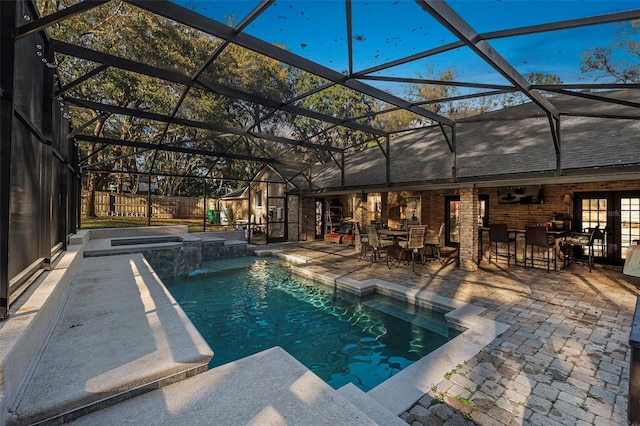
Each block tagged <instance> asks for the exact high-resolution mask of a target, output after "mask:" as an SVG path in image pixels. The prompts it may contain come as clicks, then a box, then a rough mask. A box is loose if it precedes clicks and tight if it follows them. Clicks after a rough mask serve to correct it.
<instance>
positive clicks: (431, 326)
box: [362, 300, 457, 338]
mask: <svg viewBox="0 0 640 426" xmlns="http://www.w3.org/2000/svg"><path fill="white" fill-rule="evenodd" d="M362 304H363V305H365V306H367V307H369V308H372V309H375V310H377V311H380V312H382V313H385V314H387V315H391V316H393V317H396V318H399V319H401V320H403V321H406V322H409V323H411V324H415V325H417V326H418V327H421V328H424V329H425V330H429V331H432V332H434V333H436V334H439V335H441V336H444V337H447V338H449V337H451V336H450V334H449V332H450V331H451V330H450V328H449V324H448V322H447V321H446V320H445V319H444V318H443V319H442V320H439V319H431V318H426V317H424V316H420V314H419V311H418V312H415V311H414V312H409V311H407V308H405V307H403V306H400V305H398V304H395V303H389V302H382V301H378V300H365V301H363V302H362ZM456 335H457V333H456Z"/></svg>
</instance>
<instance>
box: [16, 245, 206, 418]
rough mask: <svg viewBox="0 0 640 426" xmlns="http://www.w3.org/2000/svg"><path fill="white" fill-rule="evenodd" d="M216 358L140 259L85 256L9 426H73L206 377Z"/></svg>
mask: <svg viewBox="0 0 640 426" xmlns="http://www.w3.org/2000/svg"><path fill="white" fill-rule="evenodd" d="M212 355H213V353H212V351H211V349H210V348H209V346H208V345H207V343H206V342H205V341H204V339H203V338H202V337H201V336H200V334H199V333H198V331H197V330H196V329H195V327H194V326H193V324H191V321H189V319H188V318H187V316H186V315H185V314H184V312H183V311H182V308H180V306H179V305H178V304H177V303H176V301H175V300H174V299H173V297H171V295H170V294H169V293H168V292H167V291H166V290H165V288H164V286H163V285H162V283H161V282H160V280H159V279H158V277H157V275H156V274H155V273H154V272H153V270H152V269H151V267H150V266H149V264H148V262H147V261H146V260H145V259H144V257H143V256H142V255H141V254H130V255H116V256H107V257H98V258H85V259H84V260H83V262H82V265H81V266H80V268H79V270H78V274H77V275H76V276H75V278H74V279H73V280H72V283H71V286H70V287H69V291H68V293H67V296H66V300H65V301H64V302H63V304H62V306H61V311H60V313H59V317H58V319H57V322H56V323H55V324H54V325H53V328H52V331H51V334H50V335H49V337H48V339H46V341H45V343H44V346H43V348H42V349H41V352H40V354H39V356H38V357H37V361H36V363H35V364H34V365H33V367H32V369H31V371H30V374H29V375H28V377H27V380H26V381H25V383H24V385H23V387H22V389H21V392H19V394H18V397H17V398H16V401H15V402H14V403H13V404H12V407H11V417H10V418H9V419H8V421H7V424H8V425H11V426H13V425H27V424H34V423H38V422H43V423H44V424H60V423H61V422H63V421H69V420H71V419H73V418H75V417H78V416H81V415H83V414H86V413H88V412H91V411H94V410H97V409H100V408H103V407H104V406H108V405H110V404H115V403H117V402H120V401H122V400H124V399H127V398H131V397H133V396H136V395H139V394H141V393H144V392H148V391H151V390H153V389H157V388H159V387H161V386H164V385H167V384H169V383H173V382H175V381H179V380H184V379H186V378H188V377H191V376H193V375H196V374H198V373H202V372H205V371H206V370H207V364H208V362H209V360H210V359H211V357H212Z"/></svg>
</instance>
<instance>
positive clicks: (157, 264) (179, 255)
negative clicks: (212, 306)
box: [140, 238, 253, 278]
mask: <svg viewBox="0 0 640 426" xmlns="http://www.w3.org/2000/svg"><path fill="white" fill-rule="evenodd" d="M140 252H141V253H142V254H143V255H144V257H145V259H147V261H148V262H149V264H150V265H151V266H152V267H153V269H154V270H155V271H156V273H157V274H158V276H159V277H160V278H173V277H179V276H184V275H187V274H188V273H189V272H191V271H193V270H196V269H199V268H200V267H201V266H202V262H203V261H209V260H215V259H229V258H237V257H245V256H249V255H252V254H253V253H252V252H251V251H250V250H249V248H248V246H247V243H246V242H244V241H225V240H224V239H222V238H210V239H202V240H200V239H193V240H191V241H183V242H182V244H180V245H178V246H172V247H154V248H151V247H150V248H144V249H142V250H140Z"/></svg>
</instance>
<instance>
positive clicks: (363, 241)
mask: <svg viewBox="0 0 640 426" xmlns="http://www.w3.org/2000/svg"><path fill="white" fill-rule="evenodd" d="M356 227H357V230H358V235H360V257H359V258H358V262H359V261H361V260H362V259H364V258H365V257H367V251H369V248H370V247H369V238H368V237H367V232H366V231H363V230H362V225H360V222H356Z"/></svg>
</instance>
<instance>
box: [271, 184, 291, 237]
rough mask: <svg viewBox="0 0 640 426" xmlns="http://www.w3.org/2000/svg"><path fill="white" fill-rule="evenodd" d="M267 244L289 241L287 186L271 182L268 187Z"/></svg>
mask: <svg viewBox="0 0 640 426" xmlns="http://www.w3.org/2000/svg"><path fill="white" fill-rule="evenodd" d="M267 209H268V210H267V243H279V242H283V241H286V240H287V186H286V184H284V183H279V182H269V184H268V186H267Z"/></svg>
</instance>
